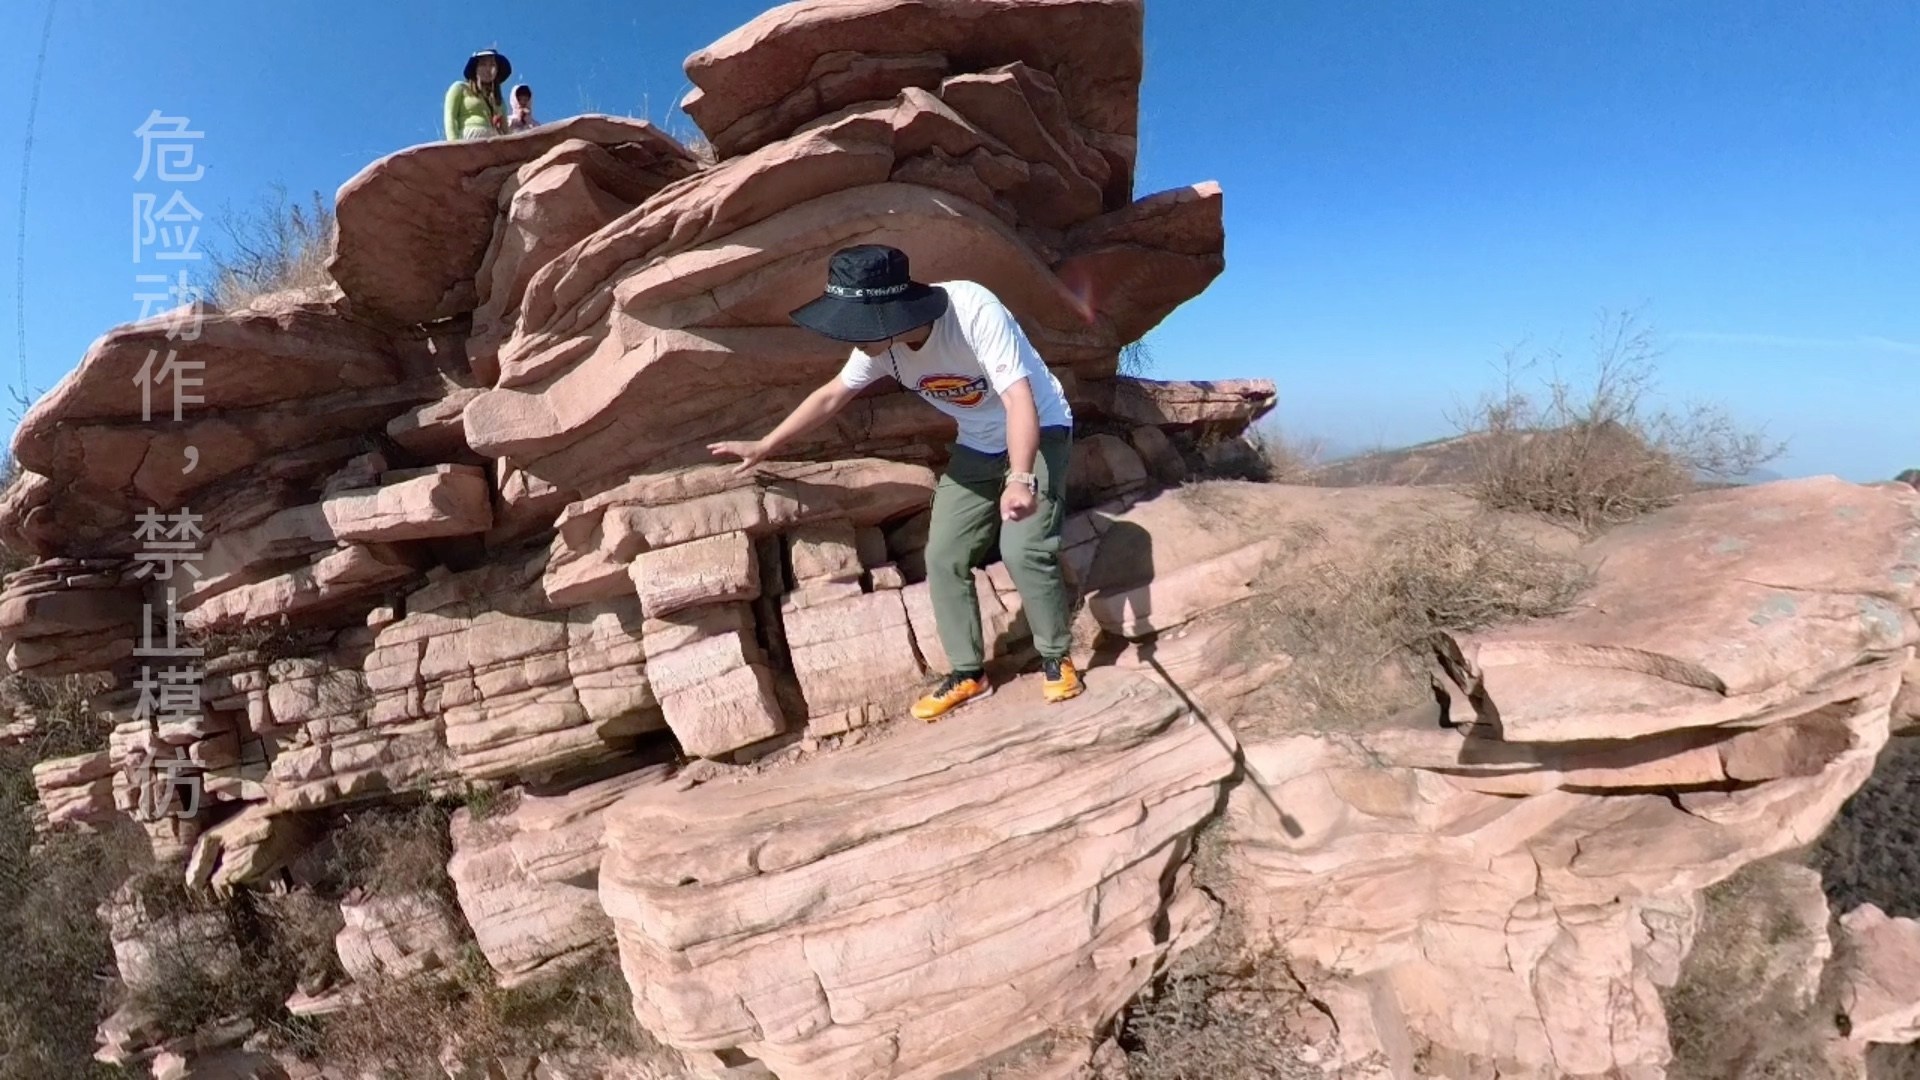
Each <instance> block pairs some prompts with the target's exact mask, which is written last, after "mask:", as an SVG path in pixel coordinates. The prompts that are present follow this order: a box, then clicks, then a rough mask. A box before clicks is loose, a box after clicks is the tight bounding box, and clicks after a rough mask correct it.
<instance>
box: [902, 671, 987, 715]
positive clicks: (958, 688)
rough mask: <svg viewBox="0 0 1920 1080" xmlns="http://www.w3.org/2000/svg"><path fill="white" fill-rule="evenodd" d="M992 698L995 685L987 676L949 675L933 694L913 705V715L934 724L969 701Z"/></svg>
mask: <svg viewBox="0 0 1920 1080" xmlns="http://www.w3.org/2000/svg"><path fill="white" fill-rule="evenodd" d="M992 696H993V684H992V683H990V682H988V681H987V677H986V676H985V675H964V676H963V675H949V676H947V677H946V679H945V680H943V681H942V682H941V683H940V686H939V688H938V689H936V690H934V691H933V693H931V694H928V695H927V696H926V697H923V698H921V699H920V700H919V701H916V702H914V703H913V715H914V718H915V719H917V720H926V721H928V722H932V721H934V720H938V719H940V718H941V717H942V716H945V715H946V714H948V713H950V712H952V711H953V710H955V709H957V708H959V707H960V706H962V705H965V704H966V703H967V702H969V701H978V700H980V699H981V698H984V697H992Z"/></svg>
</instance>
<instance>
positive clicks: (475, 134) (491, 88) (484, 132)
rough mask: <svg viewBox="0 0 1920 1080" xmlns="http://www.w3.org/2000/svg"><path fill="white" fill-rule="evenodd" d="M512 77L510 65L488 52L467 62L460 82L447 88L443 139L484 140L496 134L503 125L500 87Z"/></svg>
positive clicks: (504, 113)
mask: <svg viewBox="0 0 1920 1080" xmlns="http://www.w3.org/2000/svg"><path fill="white" fill-rule="evenodd" d="M512 74H513V65H512V64H510V63H508V62H507V58H506V57H504V56H502V55H500V54H499V53H497V52H494V51H493V50H492V49H482V50H480V51H479V52H477V53H474V54H473V55H472V56H470V57H468V58H467V70H466V74H465V77H464V78H463V79H461V81H459V82H457V83H454V84H453V85H452V86H449V87H447V139H448V140H449V141H452V140H455V139H484V138H486V137H488V136H490V135H496V134H499V133H500V131H501V130H502V129H503V125H504V124H505V123H506V119H505V116H506V112H505V107H504V106H503V105H502V104H501V101H500V84H501V83H504V82H506V81H507V77H508V76H509V75H512Z"/></svg>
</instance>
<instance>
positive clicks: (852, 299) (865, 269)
mask: <svg viewBox="0 0 1920 1080" xmlns="http://www.w3.org/2000/svg"><path fill="white" fill-rule="evenodd" d="M946 313H947V291H946V290H945V289H942V288H940V287H938V286H935V285H923V284H921V283H920V282H918V281H915V280H913V277H912V275H911V274H910V273H909V272H908V270H907V253H906V252H904V251H901V250H899V249H898V248H890V247H882V246H880V245H877V244H872V245H866V246H863V247H850V248H842V249H841V250H839V251H836V252H834V254H833V258H832V259H831V260H830V261H829V262H828V263H827V292H826V295H825V296H822V297H820V298H819V299H818V300H814V301H813V302H811V303H809V304H807V305H805V306H804V307H801V308H798V309H796V310H795V311H794V312H793V314H792V318H793V321H794V322H796V323H799V324H800V325H801V326H804V327H806V328H807V329H809V330H812V331H814V332H815V333H818V334H825V335H826V336H827V337H830V338H833V339H834V340H835V341H850V342H855V343H858V342H866V341H885V340H886V339H888V338H890V337H898V336H899V335H901V334H904V333H906V332H907V331H909V330H917V329H919V328H920V327H922V326H925V325H927V324H928V323H930V322H933V321H934V320H935V319H938V318H939V317H940V316H942V315H945V314H946Z"/></svg>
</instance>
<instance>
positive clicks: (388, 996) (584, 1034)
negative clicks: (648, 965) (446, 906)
mask: <svg viewBox="0 0 1920 1080" xmlns="http://www.w3.org/2000/svg"><path fill="white" fill-rule="evenodd" d="M361 989H362V991H363V992H364V994H365V996H364V998H363V999H362V1001H361V1003H360V1004H358V1005H356V1006H354V1007H353V1008H350V1009H346V1010H343V1011H341V1012H339V1013H335V1014H333V1015H330V1016H325V1017H321V1018H319V1020H318V1022H317V1023H316V1024H315V1025H314V1026H313V1029H312V1031H311V1034H310V1036H309V1038H308V1039H307V1040H306V1041H305V1043H304V1044H303V1045H302V1046H301V1047H300V1049H301V1051H302V1052H303V1054H306V1055H311V1056H312V1057H314V1058H315V1059H317V1060H320V1061H325V1062H326V1063H327V1064H328V1065H330V1066H333V1067H335V1068H343V1069H347V1070H358V1071H360V1072H363V1073H366V1074H370V1075H373V1076H379V1077H393V1078H397V1080H404V1078H410V1077H418V1076H438V1075H442V1071H441V1069H440V1066H439V1058H440V1054H441V1051H442V1049H443V1048H444V1047H447V1046H453V1047H456V1048H457V1053H458V1055H459V1057H460V1059H461V1060H463V1061H469V1062H479V1061H487V1060H498V1059H503V1058H515V1057H522V1058H524V1057H530V1056H536V1055H547V1054H556V1053H565V1052H569V1051H580V1052H596V1053H607V1054H614V1055H624V1054H634V1053H643V1052H647V1051H650V1050H651V1051H657V1050H658V1046H657V1044H655V1043H654V1042H653V1041H652V1040H651V1039H650V1038H649V1037H648V1036H647V1035H646V1034H645V1032H643V1031H642V1030H641V1028H640V1026H639V1024H638V1023H637V1022H636V1021H635V1020H634V1015H633V1005H632V997H631V991H629V989H628V987H627V983H626V980H625V978H624V977H623V976H622V975H621V973H620V966H619V963H618V961H617V960H616V959H615V958H614V956H613V955H612V953H611V952H610V951H609V952H607V953H603V954H601V955H598V956H595V957H592V958H590V959H588V960H586V961H583V962H582V963H581V964H580V966H578V967H575V968H571V969H569V970H568V971H567V972H566V973H565V974H563V975H560V976H557V977H555V978H552V979H546V980H542V981H539V982H535V983H531V984H528V985H524V986H519V987H515V988H513V989H510V990H508V989H502V988H500V987H499V986H498V985H497V984H496V983H495V981H494V977H493V972H492V970H491V969H490V968H489V967H488V966H487V962H486V959H485V958H484V957H483V956H481V955H480V953H479V951H478V950H477V949H471V948H470V949H469V950H468V951H467V952H466V953H465V954H464V955H463V957H462V959H461V961H460V963H459V964H458V965H457V966H456V967H455V968H454V969H453V970H452V971H451V972H443V973H439V975H438V976H422V977H416V978H412V979H406V980H395V981H392V982H386V983H381V984H377V985H374V986H370V987H362V988H361Z"/></svg>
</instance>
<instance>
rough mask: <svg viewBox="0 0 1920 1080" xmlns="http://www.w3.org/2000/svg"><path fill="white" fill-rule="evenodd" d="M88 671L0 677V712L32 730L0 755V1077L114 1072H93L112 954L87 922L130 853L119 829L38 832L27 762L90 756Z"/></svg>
mask: <svg viewBox="0 0 1920 1080" xmlns="http://www.w3.org/2000/svg"><path fill="white" fill-rule="evenodd" d="M107 684H108V680H106V679H104V678H102V677H100V676H93V675H68V676H62V677H57V678H41V677H37V676H26V675H11V676H8V677H6V678H5V679H0V713H4V714H7V718H22V719H25V718H31V719H32V720H33V722H34V727H33V731H32V734H31V735H30V736H29V737H28V739H27V740H26V741H25V742H24V743H22V744H20V745H16V746H9V747H0V943H4V945H5V954H6V955H5V962H4V963H0V1047H4V1048H5V1049H4V1051H3V1052H0V1080H27V1078H29V1077H31V1078H33V1080H42V1078H45V1077H50V1076H61V1077H79V1078H86V1077H94V1076H107V1075H112V1073H111V1071H109V1070H106V1069H105V1068H104V1067H103V1066H99V1065H97V1064H95V1063H94V1062H93V1060H92V1057H93V1050H94V1028H95V1026H96V1024H97V1023H98V1022H99V1020H100V1018H101V1017H102V1015H104V1011H105V1009H106V1006H107V999H108V997H110V996H111V993H112V990H113V986H112V982H111V973H112V971H113V951H112V947H111V945H110V943H109V941H108V938H107V931H106V927H105V926H104V925H102V924H101V922H100V921H99V919H98V918H97V917H96V915H95V909H96V908H97V907H98V906H99V905H100V903H101V902H102V901H103V900H105V899H107V898H108V897H109V896H111V895H112V894H113V891H114V889H115V888H116V887H117V886H118V885H119V884H120V882H121V881H122V880H123V879H124V878H126V876H127V875H128V873H129V872H130V870H131V868H132V866H133V865H134V861H135V859H136V857H137V855H138V854H139V850H138V846H137V845H136V844H134V843H131V842H129V838H128V837H127V835H126V834H125V832H124V831H121V830H110V831H106V832H97V833H72V832H64V831H63V832H59V833H50V834H41V833H39V832H37V830H36V823H37V820H38V818H39V793H38V792H37V791H36V790H35V789H34V786H33V766H34V765H35V764H36V763H38V762H41V761H45V760H48V759H50V758H60V757H68V756H71V755H74V754H82V753H87V752H89V751H93V750H98V749H100V748H101V747H103V746H105V745H106V739H107V733H108V731H109V730H110V728H111V724H110V723H108V722H107V721H106V720H105V719H104V718H103V717H101V716H100V715H99V714H98V713H96V712H95V711H94V709H93V708H92V705H91V698H92V696H93V695H94V694H95V693H98V692H99V691H100V690H102V689H104V687H105V686H106V685H107Z"/></svg>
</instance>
